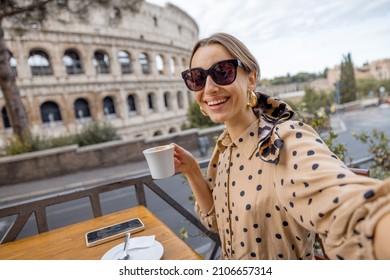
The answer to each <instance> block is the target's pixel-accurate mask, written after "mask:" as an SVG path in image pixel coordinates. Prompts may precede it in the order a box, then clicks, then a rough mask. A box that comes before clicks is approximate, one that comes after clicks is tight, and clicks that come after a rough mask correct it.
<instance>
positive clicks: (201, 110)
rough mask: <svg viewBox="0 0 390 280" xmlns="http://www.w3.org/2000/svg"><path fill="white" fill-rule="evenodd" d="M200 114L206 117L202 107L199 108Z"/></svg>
mask: <svg viewBox="0 0 390 280" xmlns="http://www.w3.org/2000/svg"><path fill="white" fill-rule="evenodd" d="M199 109H200V112H201V113H202V115H203V116H206V117H208V115H207V113H206V112H205V111H204V110H203V108H202V107H200V106H199Z"/></svg>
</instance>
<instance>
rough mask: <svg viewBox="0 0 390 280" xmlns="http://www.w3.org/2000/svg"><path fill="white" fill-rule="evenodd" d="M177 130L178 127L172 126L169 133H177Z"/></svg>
mask: <svg viewBox="0 0 390 280" xmlns="http://www.w3.org/2000/svg"><path fill="white" fill-rule="evenodd" d="M175 132H177V129H176V128H175V127H171V128H170V129H169V133H175Z"/></svg>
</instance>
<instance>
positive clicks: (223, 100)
mask: <svg viewBox="0 0 390 280" xmlns="http://www.w3.org/2000/svg"><path fill="white" fill-rule="evenodd" d="M226 100H227V98H223V99H218V100H214V101H210V102H207V105H209V106H212V105H217V104H221V103H224V102H226Z"/></svg>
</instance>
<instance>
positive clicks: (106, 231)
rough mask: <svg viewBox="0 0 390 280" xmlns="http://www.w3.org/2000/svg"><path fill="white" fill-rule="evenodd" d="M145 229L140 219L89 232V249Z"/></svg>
mask: <svg viewBox="0 0 390 280" xmlns="http://www.w3.org/2000/svg"><path fill="white" fill-rule="evenodd" d="M144 229H145V225H144V224H143V223H142V221H141V220H140V219H139V218H135V219H131V220H128V221H124V222H121V223H118V224H114V225H110V226H107V227H104V228H99V229H96V230H92V231H89V232H87V233H86V234H85V242H86V243H87V247H92V246H96V245H99V244H102V243H104V242H108V241H111V240H114V239H117V238H120V237H123V236H125V235H126V233H128V232H130V233H134V232H139V231H141V230H144Z"/></svg>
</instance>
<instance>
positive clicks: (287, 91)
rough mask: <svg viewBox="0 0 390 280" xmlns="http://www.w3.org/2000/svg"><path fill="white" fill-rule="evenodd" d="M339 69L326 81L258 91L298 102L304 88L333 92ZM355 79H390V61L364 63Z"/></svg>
mask: <svg viewBox="0 0 390 280" xmlns="http://www.w3.org/2000/svg"><path fill="white" fill-rule="evenodd" d="M340 74H341V68H340V65H336V66H334V67H333V68H332V69H329V70H328V72H327V77H326V79H316V80H314V81H310V82H304V83H290V84H283V85H272V86H261V87H258V90H260V91H262V92H264V93H266V94H268V95H271V96H278V97H280V98H284V99H293V100H294V101H297V100H299V96H303V95H302V92H303V91H304V89H305V87H310V88H312V89H314V90H316V91H333V90H334V89H335V83H336V82H338V81H340ZM355 78H356V79H376V80H386V79H390V59H389V58H386V59H380V60H375V61H372V62H371V63H366V64H364V65H363V66H362V67H355Z"/></svg>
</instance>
